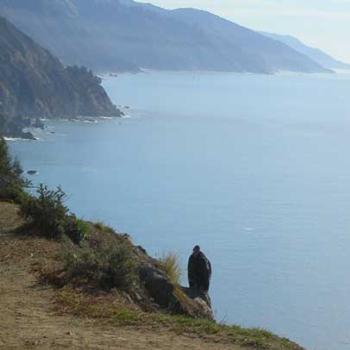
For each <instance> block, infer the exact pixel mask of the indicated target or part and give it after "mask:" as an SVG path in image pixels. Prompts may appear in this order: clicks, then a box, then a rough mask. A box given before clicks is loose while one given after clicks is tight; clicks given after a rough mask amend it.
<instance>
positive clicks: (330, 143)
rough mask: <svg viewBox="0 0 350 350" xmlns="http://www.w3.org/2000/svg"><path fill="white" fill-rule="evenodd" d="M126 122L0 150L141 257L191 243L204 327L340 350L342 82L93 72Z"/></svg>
mask: <svg viewBox="0 0 350 350" xmlns="http://www.w3.org/2000/svg"><path fill="white" fill-rule="evenodd" d="M103 85H104V87H105V88H106V89H107V91H108V92H109V94H110V96H111V97H112V99H113V100H114V101H115V103H117V104H123V105H129V106H131V108H130V109H126V111H127V113H128V114H129V115H130V116H131V118H126V119H117V120H115V119H114V120H104V121H101V122H99V123H83V122H76V123H73V122H63V121H60V122H58V121H57V122H50V123H49V127H50V130H52V131H54V132H55V134H51V133H48V132H47V133H40V135H39V136H40V138H41V140H40V141H39V142H24V141H23V142H11V143H10V145H11V150H12V153H13V154H14V155H16V156H18V157H19V159H20V160H21V162H22V163H23V165H24V168H25V169H26V170H28V169H35V170H38V171H39V175H38V176H36V177H33V178H32V179H33V181H34V182H35V183H39V182H45V183H47V184H49V185H50V186H57V185H61V186H62V187H63V188H64V190H65V191H66V192H67V194H68V201H67V203H68V205H69V206H70V208H71V209H72V210H73V211H74V212H76V213H77V214H79V215H81V216H83V217H84V218H86V219H93V220H99V221H105V222H106V223H108V224H109V225H112V226H114V227H116V228H118V229H119V230H120V231H121V232H128V233H130V234H131V235H132V237H133V239H134V241H135V242H136V243H138V244H141V245H142V246H144V247H145V248H146V249H147V250H148V251H149V252H150V253H152V254H155V255H158V256H159V255H162V254H163V253H165V252H168V251H174V252H176V253H178V254H179V257H180V259H181V263H182V266H183V270H184V281H185V277H186V276H185V275H186V273H185V271H186V264H187V257H188V255H189V254H190V251H191V248H192V246H193V245H194V244H200V245H201V246H202V248H203V250H204V252H205V253H206V254H207V255H208V257H209V258H210V259H211V261H212V264H213V269H214V275H213V280H212V287H211V295H212V299H213V305H214V309H215V310H216V315H217V319H218V320H219V321H225V322H228V323H236V324H240V325H243V326H254V327H263V328H267V329H270V330H272V331H274V332H276V333H278V334H280V335H283V336H287V337H289V338H291V339H293V340H295V341H297V342H299V343H301V344H302V345H305V346H306V347H308V349H317V350H342V349H344V350H345V349H348V348H349V345H348V344H349V343H350V303H349V294H350V269H349V266H350V157H349V156H348V150H349V149H350V99H349V91H350V75H329V74H327V75H288V74H286V75H283V74H281V75H275V76H262V75H240V74H224V73H222V74H220V73H166V72H163V73H152V72H151V73H145V74H137V75H131V74H130V75H120V76H119V77H117V78H115V77H106V78H105V79H104V82H103Z"/></svg>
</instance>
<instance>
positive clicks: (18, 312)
mask: <svg viewBox="0 0 350 350" xmlns="http://www.w3.org/2000/svg"><path fill="white" fill-rule="evenodd" d="M24 223H25V222H24V221H23V219H22V218H21V216H20V215H19V208H18V207H17V206H16V205H13V204H9V203H5V202H0V273H1V280H0V293H1V298H0V309H1V310H2V311H1V317H2V321H3V322H1V323H0V348H3V349H13V350H16V349H18V350H19V349H20V350H23V349H33V348H35V349H51V350H55V349H62V348H67V349H82V350H86V349H91V350H92V349H94V350H96V349H99V350H111V349H120V350H128V349H130V350H131V349H132V350H135V349H145V350H147V349H149V350H151V349H152V350H153V349H159V350H169V349H170V350H171V349H173V350H178V349H186V348H187V349H198V350H199V349H200V350H210V349H212V350H229V349H230V350H244V349H246V350H256V349H264V350H303V349H302V348H301V347H299V346H298V345H296V344H294V343H292V342H290V341H288V340H286V339H283V338H279V337H277V336H274V335H272V334H271V333H268V332H266V331H262V330H254V329H251V330H249V329H243V328H240V327H236V326H232V327H229V326H221V325H218V324H216V323H214V322H212V321H206V320H195V319H191V318H186V317H183V316H168V315H166V314H163V313H160V312H157V313H145V312H142V311H140V310H138V308H135V306H132V305H131V304H130V303H129V304H127V303H126V302H125V300H124V301H123V299H121V298H120V296H119V297H118V294H113V293H107V294H106V293H99V294H96V293H94V294H86V293H84V292H82V291H81V290H79V289H77V290H74V289H71V288H63V289H57V288H53V287H52V286H50V284H47V283H46V282H45V281H44V280H42V279H41V278H40V276H41V274H42V272H41V271H42V270H43V269H45V268H46V267H47V266H48V265H51V264H53V263H55V261H56V260H57V259H58V258H57V256H59V255H58V254H57V252H59V251H60V249H61V246H60V245H61V244H60V243H59V242H57V241H52V240H47V239H44V238H39V237H36V236H35V235H34V236H33V234H31V235H27V234H26V233H25V231H23V230H21V233H22V234H21V235H19V234H18V233H16V232H18V229H19V228H21V225H23V224H24Z"/></svg>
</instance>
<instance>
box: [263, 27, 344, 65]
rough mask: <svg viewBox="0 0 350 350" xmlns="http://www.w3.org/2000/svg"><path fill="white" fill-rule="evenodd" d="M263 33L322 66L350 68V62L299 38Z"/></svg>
mask: <svg viewBox="0 0 350 350" xmlns="http://www.w3.org/2000/svg"><path fill="white" fill-rule="evenodd" d="M262 34H263V35H266V36H267V37H269V38H272V39H275V40H278V41H280V42H282V43H284V44H286V45H288V46H289V47H291V48H292V49H294V50H296V51H298V52H300V53H302V54H304V55H306V56H308V57H309V58H311V59H312V60H313V61H315V62H317V63H318V64H320V65H321V66H322V67H325V68H329V69H350V64H348V63H344V62H341V61H338V60H336V59H335V58H333V57H332V56H330V55H328V54H327V53H325V52H324V51H322V50H320V49H317V48H313V47H310V46H307V45H306V44H304V43H303V42H301V41H300V40H299V39H297V38H295V37H293V36H290V35H281V34H272V33H265V32H263V33H262Z"/></svg>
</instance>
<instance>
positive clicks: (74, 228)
mask: <svg viewBox="0 0 350 350" xmlns="http://www.w3.org/2000/svg"><path fill="white" fill-rule="evenodd" d="M64 231H65V234H66V235H67V236H68V237H69V238H70V239H71V240H72V241H73V243H75V244H79V243H80V242H81V241H82V240H84V239H86V238H87V237H88V235H89V231H90V229H89V225H88V223H87V222H85V221H83V220H80V219H78V218H77V217H76V216H75V215H70V216H68V217H67V218H66V222H65V227H64Z"/></svg>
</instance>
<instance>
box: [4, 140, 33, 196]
mask: <svg viewBox="0 0 350 350" xmlns="http://www.w3.org/2000/svg"><path fill="white" fill-rule="evenodd" d="M22 173H23V171H22V168H21V166H20V163H19V161H18V160H16V159H15V160H14V161H12V159H11V157H10V154H9V151H8V147H7V144H6V142H5V140H4V139H2V138H1V137H0V200H13V201H15V202H18V203H20V202H21V200H22V199H23V197H24V196H25V192H24V187H25V186H26V185H28V182H27V181H26V180H24V179H23V178H22Z"/></svg>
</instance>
